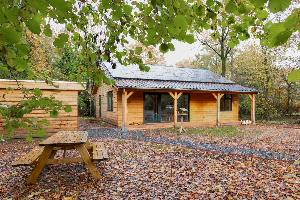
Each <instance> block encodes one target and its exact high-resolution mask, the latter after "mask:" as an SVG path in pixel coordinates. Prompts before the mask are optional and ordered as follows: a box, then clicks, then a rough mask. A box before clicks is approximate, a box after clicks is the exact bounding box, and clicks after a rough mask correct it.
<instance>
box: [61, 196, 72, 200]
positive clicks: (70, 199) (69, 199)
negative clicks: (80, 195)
mask: <svg viewBox="0 0 300 200" xmlns="http://www.w3.org/2000/svg"><path fill="white" fill-rule="evenodd" d="M63 200H73V198H72V197H64V198H63Z"/></svg>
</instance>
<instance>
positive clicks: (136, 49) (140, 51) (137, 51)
mask: <svg viewBox="0 0 300 200" xmlns="http://www.w3.org/2000/svg"><path fill="white" fill-rule="evenodd" d="M142 50H143V49H142V47H136V48H135V53H136V54H138V55H140V54H141V53H142Z"/></svg>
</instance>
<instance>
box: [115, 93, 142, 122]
mask: <svg viewBox="0 0 300 200" xmlns="http://www.w3.org/2000/svg"><path fill="white" fill-rule="evenodd" d="M128 91H130V90H128ZM122 93H123V91H121V90H120V91H118V108H119V109H118V126H122ZM143 98H144V97H143V92H142V91H135V92H134V93H133V94H132V95H131V96H130V97H129V98H128V100H127V124H130V123H133V122H134V123H143V116H144V113H143V112H144V110H143V107H144V100H143Z"/></svg>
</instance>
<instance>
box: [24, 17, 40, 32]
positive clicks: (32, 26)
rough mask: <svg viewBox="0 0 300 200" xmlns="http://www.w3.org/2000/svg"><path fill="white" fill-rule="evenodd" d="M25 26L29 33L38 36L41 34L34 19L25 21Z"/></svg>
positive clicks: (38, 24)
mask: <svg viewBox="0 0 300 200" xmlns="http://www.w3.org/2000/svg"><path fill="white" fill-rule="evenodd" d="M26 25H27V27H28V29H29V30H30V31H31V32H33V33H35V34H38V35H39V34H40V32H41V28H40V23H38V22H37V21H35V20H34V19H29V20H27V21H26Z"/></svg>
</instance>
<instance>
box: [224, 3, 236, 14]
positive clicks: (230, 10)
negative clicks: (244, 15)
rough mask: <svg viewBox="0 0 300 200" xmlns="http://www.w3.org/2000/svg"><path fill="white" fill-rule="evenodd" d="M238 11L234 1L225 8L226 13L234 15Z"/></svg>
mask: <svg viewBox="0 0 300 200" xmlns="http://www.w3.org/2000/svg"><path fill="white" fill-rule="evenodd" d="M236 10H237V6H236V4H235V3H234V2H233V1H229V2H228V4H227V5H226V6H225V11H226V12H228V13H234V12H235V11H236Z"/></svg>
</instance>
